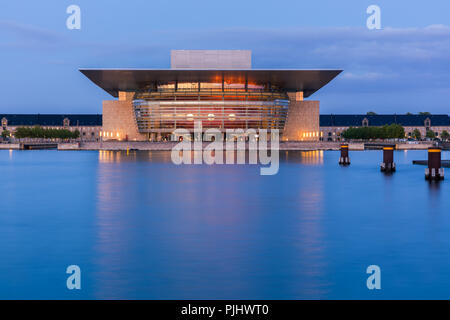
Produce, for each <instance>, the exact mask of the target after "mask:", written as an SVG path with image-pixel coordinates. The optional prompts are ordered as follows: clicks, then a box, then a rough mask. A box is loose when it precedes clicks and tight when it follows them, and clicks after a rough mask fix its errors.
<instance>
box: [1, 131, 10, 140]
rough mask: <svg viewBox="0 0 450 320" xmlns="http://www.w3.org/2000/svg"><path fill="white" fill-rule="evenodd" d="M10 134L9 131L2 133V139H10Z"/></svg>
mask: <svg viewBox="0 0 450 320" xmlns="http://www.w3.org/2000/svg"><path fill="white" fill-rule="evenodd" d="M10 134H11V133H10V132H9V131H8V130H3V131H2V138H3V139H6V138H8V137H9V136H10Z"/></svg>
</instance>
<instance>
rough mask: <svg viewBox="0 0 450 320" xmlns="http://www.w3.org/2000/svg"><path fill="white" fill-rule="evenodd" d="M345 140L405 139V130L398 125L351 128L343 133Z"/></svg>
mask: <svg viewBox="0 0 450 320" xmlns="http://www.w3.org/2000/svg"><path fill="white" fill-rule="evenodd" d="M342 136H343V137H344V138H345V139H362V140H366V139H403V138H405V129H404V128H403V127H402V126H401V125H398V124H391V125H385V126H382V127H360V128H353V127H350V128H348V129H347V130H345V131H343V132H342Z"/></svg>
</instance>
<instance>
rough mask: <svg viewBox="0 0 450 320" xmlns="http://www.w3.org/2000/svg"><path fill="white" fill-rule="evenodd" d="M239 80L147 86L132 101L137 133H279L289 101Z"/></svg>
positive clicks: (283, 95) (261, 86)
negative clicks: (198, 129)
mask: <svg viewBox="0 0 450 320" xmlns="http://www.w3.org/2000/svg"><path fill="white" fill-rule="evenodd" d="M268 87H269V86H268V85H266V84H248V83H246V82H245V81H242V79H237V80H236V81H221V82H202V83H197V82H193V83H192V82H189V83H187V82H186V83H176V82H175V83H167V84H156V85H151V86H148V87H147V88H146V89H145V90H142V91H140V92H137V93H136V94H135V98H134V101H133V104H134V112H135V116H136V122H137V126H138V129H139V132H141V133H152V132H167V133H169V132H173V131H174V130H175V129H177V128H185V129H190V130H193V128H194V122H195V121H199V120H201V121H202V126H203V128H204V129H207V128H218V129H221V130H226V129H234V128H242V129H250V128H253V129H259V128H264V129H269V130H270V129H279V130H283V129H284V125H285V121H286V117H287V112H288V107H289V101H288V96H287V94H286V93H285V92H282V91H280V90H277V89H276V88H270V89H269V88H268Z"/></svg>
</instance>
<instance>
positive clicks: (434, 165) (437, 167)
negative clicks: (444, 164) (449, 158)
mask: <svg viewBox="0 0 450 320" xmlns="http://www.w3.org/2000/svg"><path fill="white" fill-rule="evenodd" d="M425 179H427V180H436V181H437V180H443V179H444V168H441V148H437V147H431V148H428V168H426V169H425Z"/></svg>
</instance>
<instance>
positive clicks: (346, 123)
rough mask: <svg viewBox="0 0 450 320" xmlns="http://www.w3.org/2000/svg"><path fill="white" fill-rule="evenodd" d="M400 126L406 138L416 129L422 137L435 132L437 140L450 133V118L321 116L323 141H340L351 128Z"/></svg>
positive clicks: (436, 116)
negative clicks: (343, 133)
mask: <svg viewBox="0 0 450 320" xmlns="http://www.w3.org/2000/svg"><path fill="white" fill-rule="evenodd" d="M390 124H399V125H401V126H403V127H404V128H405V138H411V137H412V133H413V131H414V130H415V129H417V130H419V131H420V134H421V136H422V137H425V136H426V133H427V132H428V131H430V130H431V131H433V132H434V133H435V136H436V137H437V138H440V137H441V134H442V132H443V131H447V132H449V133H450V117H449V116H448V115H447V114H437V115H416V114H402V115H400V114H380V115H364V114H324V115H320V136H321V140H322V141H340V140H341V134H342V132H343V131H345V130H347V129H348V128H350V127H353V128H356V127H369V126H376V127H379V126H384V125H390Z"/></svg>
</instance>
